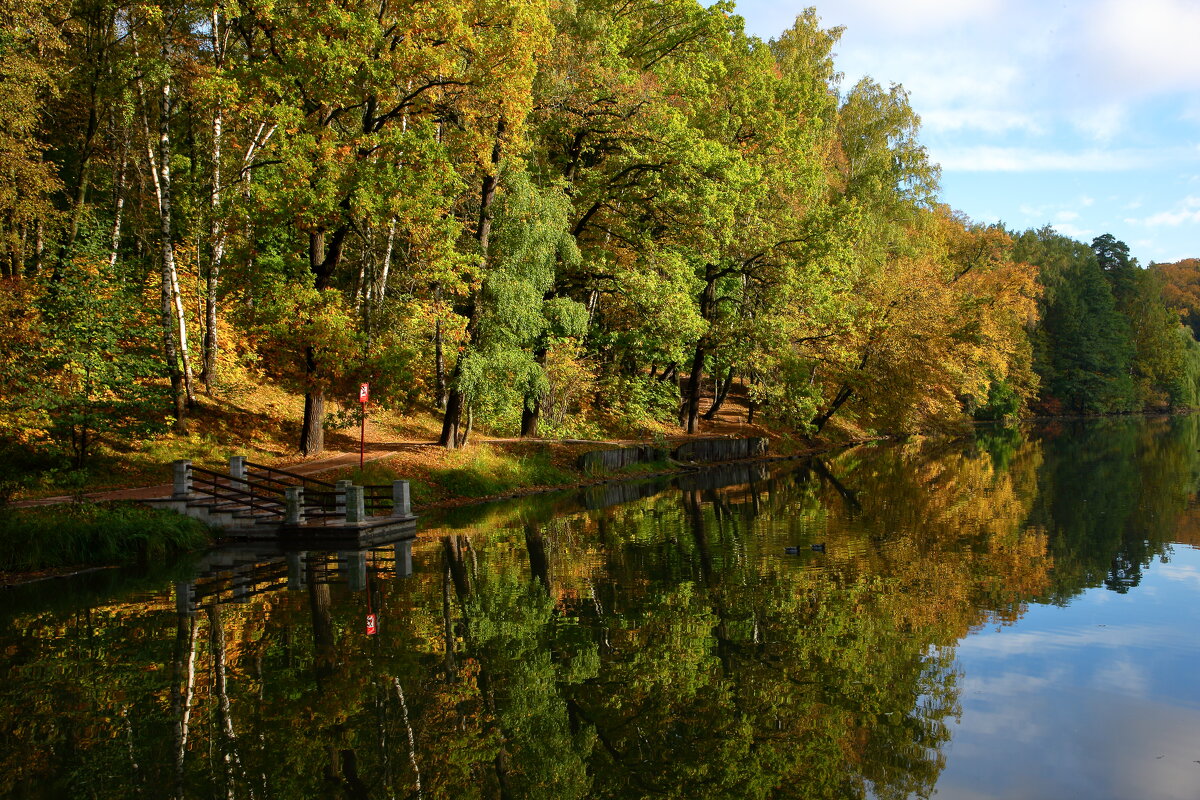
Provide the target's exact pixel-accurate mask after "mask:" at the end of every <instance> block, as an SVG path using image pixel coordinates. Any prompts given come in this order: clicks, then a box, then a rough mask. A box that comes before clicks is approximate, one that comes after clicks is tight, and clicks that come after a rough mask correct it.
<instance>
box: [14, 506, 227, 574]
mask: <svg viewBox="0 0 1200 800" xmlns="http://www.w3.org/2000/svg"><path fill="white" fill-rule="evenodd" d="M209 542H210V537H209V533H208V529H207V528H206V527H205V526H204V525H203V524H202V523H200V522H198V521H196V520H194V519H191V518H190V517H185V516H182V515H180V514H176V513H175V512H172V511H156V510H154V509H150V508H146V507H144V506H135V505H121V504H115V503H114V504H95V503H74V504H68V505H58V506H51V507H48V508H44V509H29V510H17V509H12V508H3V507H0V570H14V571H28V570H37V569H44V568H47V567H63V566H76V565H88V564H116V563H129V562H133V561H141V562H146V561H161V560H162V559H164V558H165V557H167V556H170V555H174V554H177V553H180V552H183V551H187V550H196V549H199V548H202V547H204V546H206V545H207V544H209Z"/></svg>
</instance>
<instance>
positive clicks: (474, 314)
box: [438, 117, 505, 449]
mask: <svg viewBox="0 0 1200 800" xmlns="http://www.w3.org/2000/svg"><path fill="white" fill-rule="evenodd" d="M504 131H505V121H504V118H503V117H501V118H500V120H499V121H498V122H497V123H496V141H495V144H493V145H492V171H491V172H490V173H489V174H487V175H485V176H484V177H483V183H482V185H481V186H480V191H479V226H478V227H477V228H476V229H475V240H476V241H477V242H478V243H479V252H480V257H481V258H482V259H483V260H484V263H485V264H486V263H487V257H488V244H489V242H490V241H491V237H492V213H493V209H492V204H493V202H494V201H495V199H496V187H497V185H498V184H499V172H500V171H499V166H500V156H501V153H502V144H503V139H504ZM478 317H479V298H478V297H472V298H471V319H470V321H469V322H468V323H467V333H466V341H465V342H464V344H465V345H466V346H468V347H469V346H470V345H471V343H472V342H473V341H474V340H475V333H476V328H477V327H478V325H479V320H478ZM439 330H440V329H439ZM462 361H463V360H462V356H461V355H460V356H459V358H458V360H457V361H456V362H455V364H454V374H453V375H451V376H450V380H449V393H448V395H447V398H446V414H445V416H443V417H442V435H441V436H439V437H438V444H439V445H440V446H442V447H445V448H447V449H453V448H454V447H456V446H458V445H459V444H461V442H460V441H459V440H458V429H459V426H460V425H461V423H462V412H463V407H464V405H465V400H466V398H464V397H463V395H462V392H460V391H459V389H458V379H459V377H460V376H461V374H462ZM464 441H465V437H464Z"/></svg>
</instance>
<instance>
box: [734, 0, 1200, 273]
mask: <svg viewBox="0 0 1200 800" xmlns="http://www.w3.org/2000/svg"><path fill="white" fill-rule="evenodd" d="M807 5H815V6H816V8H817V12H818V14H819V15H820V16H821V20H822V24H823V26H824V27H827V28H828V27H834V26H844V27H845V28H846V30H845V33H844V34H843V35H842V38H841V41H840V43H839V45H838V46H837V48H836V49H835V53H836V63H837V66H838V69H839V70H841V72H842V73H843V74H844V78H843V81H842V87H843V89H844V90H845V89H848V88H849V87H851V86H853V85H854V83H855V82H857V80H858V79H859V78H861V77H862V76H864V75H869V76H871V77H872V78H874V79H875V80H876V81H878V82H879V83H880V84H882V85H884V86H887V85H888V84H890V83H899V84H901V85H903V86H904V87H905V88H906V89H907V90H908V91H909V93H910V101H911V103H912V106H913V108H914V109H915V110H916V111H917V113H918V114H920V115H921V119H922V130H923V133H922V137H921V138H922V141H923V142H924V143H925V145H926V147H927V148H928V150H929V153H930V157H931V159H932V160H933V161H935V162H937V163H939V164H941V166H942V200H943V201H944V202H946V203H948V204H949V205H950V206H952V207H954V208H956V209H959V210H960V211H963V212H965V213H966V214H967V215H968V216H970V217H971V218H972V219H975V220H977V221H980V222H997V221H1003V222H1004V223H1005V224H1006V225H1007V226H1008V227H1009V228H1010V229H1017V230H1023V229H1025V228H1030V227H1040V226H1042V225H1045V224H1050V225H1053V226H1054V227H1055V228H1056V229H1057V230H1058V231H1059V232H1060V233H1063V234H1066V235H1068V236H1072V237H1075V238H1077V239H1080V240H1082V241H1085V242H1090V241H1091V239H1092V238H1093V237H1095V236H1098V235H1100V234H1102V233H1111V234H1113V235H1114V236H1116V237H1117V238H1118V239H1122V240H1123V241H1125V242H1126V243H1127V244H1128V245H1129V247H1130V251H1131V252H1132V254H1133V255H1134V256H1135V257H1137V258H1138V260H1139V261H1140V262H1141V263H1142V264H1143V265H1145V264H1148V263H1150V262H1151V261H1177V260H1179V259H1181V258H1197V257H1200V57H1197V55H1196V51H1195V48H1196V44H1197V42H1198V41H1200V0H1066V1H1065V2H1064V1H1062V0H1059V1H1058V2H1056V1H1055V0H954V2H944V1H943V0H838V2H826V3H821V2H817V3H812V2H811V0H810V1H809V2H804V1H803V0H801V1H800V2H787V1H786V0H785V1H784V2H779V1H778V0H776V2H771V1H770V0H739V2H738V3H737V11H738V13H739V14H741V15H742V16H743V17H744V18H745V20H746V28H747V30H748V31H749V32H751V33H753V34H756V35H758V36H760V37H762V38H764V39H769V38H771V37H773V36H775V35H777V34H778V33H780V32H781V31H783V30H784V29H785V28H787V27H789V26H790V25H791V23H792V21H793V20H794V19H795V16H796V14H798V13H799V12H800V11H801V10H802V9H803V8H804V7H805V6H807Z"/></svg>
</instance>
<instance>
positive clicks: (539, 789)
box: [0, 419, 1198, 798]
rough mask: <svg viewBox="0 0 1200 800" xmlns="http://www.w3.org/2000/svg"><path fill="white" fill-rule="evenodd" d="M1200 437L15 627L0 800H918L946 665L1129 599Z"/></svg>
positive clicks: (937, 743)
mask: <svg viewBox="0 0 1200 800" xmlns="http://www.w3.org/2000/svg"><path fill="white" fill-rule="evenodd" d="M1196 431H1197V425H1196V421H1195V420H1188V419H1183V420H1164V421H1156V422H1151V423H1146V424H1134V423H1129V422H1125V423H1117V422H1114V423H1101V424H1095V423H1093V424H1090V425H1080V426H1078V429H1075V427H1074V426H1060V427H1059V428H1058V429H1054V430H1049V431H1047V432H1044V433H1042V434H1038V435H1029V436H1022V435H1019V434H1017V435H1014V434H1010V433H1003V432H998V433H991V434H986V435H983V436H981V437H979V438H978V439H977V440H975V441H974V442H967V443H963V442H957V443H953V444H941V445H938V444H932V443H923V442H917V443H914V444H909V445H904V446H889V447H875V448H863V449H857V450H852V451H848V452H846V453H843V454H841V455H839V456H837V457H835V458H830V459H827V460H824V461H821V462H813V463H812V464H810V465H808V466H801V467H799V468H795V467H792V468H789V469H787V470H778V469H777V470H766V469H765V468H754V469H747V468H745V467H742V468H740V469H739V470H737V471H735V472H733V473H730V475H729V476H727V478H726V479H724V480H723V479H722V478H721V476H720V475H715V474H711V473H710V474H707V475H704V476H698V477H695V478H692V479H690V480H688V481H684V482H681V484H680V486H679V487H677V488H673V489H668V490H667V491H665V492H662V493H659V494H656V495H654V496H652V497H649V498H647V499H642V500H638V501H635V502H628V503H620V504H616V505H606V504H607V503H608V502H609V500H611V499H615V498H611V497H610V498H608V499H606V496H605V494H604V493H601V494H596V493H594V492H593V493H592V494H591V495H589V496H588V498H585V501H584V503H583V505H584V509H583V510H580V508H579V506H574V507H573V508H568V507H567V505H569V504H566V503H565V501H562V500H559V499H551V500H547V501H544V503H543V505H531V504H528V503H526V504H516V505H510V506H506V507H493V508H490V509H486V510H483V511H481V512H479V514H480V515H481V516H480V518H479V519H477V520H475V521H474V522H469V523H462V522H461V521H460V523H459V524H458V525H457V526H455V527H441V528H431V529H428V530H426V531H424V532H423V533H422V536H421V538H420V539H419V540H418V542H417V543H416V545H415V547H414V550H413V563H414V565H415V571H414V572H413V574H411V575H408V574H407V570H406V569H402V568H401V567H400V561H399V560H398V559H394V560H390V561H386V562H385V561H384V560H381V559H380V558H379V557H378V556H379V554H378V553H372V554H368V555H367V557H366V562H365V570H364V569H363V563H362V562H361V560H356V559H359V558H360V557H359V556H353V555H351V554H343V555H342V556H341V557H340V559H339V557H337V556H334V555H330V556H327V557H325V556H321V557H318V556H316V555H313V554H310V560H309V561H308V562H307V565H306V567H305V569H304V570H300V571H297V569H296V566H297V564H298V563H299V562H296V563H293V564H292V569H291V572H290V573H289V574H290V575H291V576H292V579H291V582H290V583H291V586H292V589H291V590H289V589H288V588H283V587H282V586H281V587H278V588H267V589H265V590H264V591H262V592H261V593H255V592H248V593H244V594H243V595H242V596H240V597H239V596H234V597H226V596H225V595H223V594H222V595H219V596H217V599H219V600H221V601H222V602H215V601H214V600H213V599H212V598H210V599H209V600H203V599H201V600H198V601H197V604H198V605H197V606H189V605H188V603H187V602H181V604H180V605H179V606H178V610H179V611H182V612H183V613H177V605H176V603H175V601H174V600H173V599H172V598H171V597H169V596H168V595H166V594H164V593H154V594H152V595H147V594H145V593H135V594H131V595H128V596H125V595H123V594H122V593H121V591H119V590H116V589H114V590H113V591H111V592H109V594H108V596H107V597H103V598H95V597H94V598H91V599H90V600H89V601H88V602H86V603H83V604H79V605H77V606H76V607H75V608H73V609H71V610H61V609H55V610H45V611H27V612H20V611H18V612H13V613H9V614H7V615H6V616H5V619H4V623H5V624H4V628H3V633H0V637H2V638H3V641H4V646H5V648H6V649H5V651H4V652H5V655H4V656H3V661H2V662H0V664H2V667H3V678H4V680H3V682H2V684H0V704H2V705H3V708H4V714H3V720H4V721H3V723H2V725H3V732H4V739H3V741H4V742H5V744H4V748H3V751H2V757H3V768H4V769H3V772H2V773H0V774H2V777H0V794H3V795H5V796H10V797H52V796H65V795H72V796H91V797H114V798H115V797H122V798H124V797H130V796H135V797H166V796H179V797H197V798H199V797H210V796H218V795H219V796H224V797H229V798H234V797H246V798H251V797H254V798H267V797H287V798H300V797H327V796H335V797H336V796H342V797H350V798H368V797H369V798H384V797H397V798H400V797H422V798H425V797H430V798H433V797H454V798H472V797H480V798H494V797H498V798H538V797H545V798H582V797H612V798H626V797H646V796H667V797H680V798H703V797H713V798H716V797H739V798H741V797H768V796H770V797H776V796H778V797H805V798H808V797H813V798H819V797H829V798H846V797H867V796H874V797H881V798H901V797H910V796H922V797H927V796H929V795H930V794H931V793H932V791H933V789H934V787H935V785H936V783H937V780H938V776H939V774H940V773H941V771H942V769H943V767H944V766H945V753H944V748H945V745H946V743H947V741H948V739H949V735H950V722H951V721H952V720H953V719H954V718H955V717H956V715H957V714H958V713H959V701H958V692H959V688H958V687H959V680H960V677H961V676H960V675H959V674H958V670H957V667H956V664H955V657H954V652H955V644H956V643H957V642H958V641H959V640H960V639H961V638H962V637H964V636H966V635H967V634H968V633H969V632H970V631H971V630H973V629H976V628H978V627H979V626H981V625H986V624H999V625H1005V624H1010V623H1013V622H1015V621H1016V620H1018V619H1019V618H1020V616H1021V615H1022V613H1023V612H1024V609H1025V608H1026V604H1028V603H1030V602H1050V603H1064V602H1067V601H1068V600H1069V599H1070V598H1071V597H1072V596H1074V595H1075V594H1077V593H1078V592H1080V591H1082V590H1083V589H1085V588H1088V587H1092V586H1099V585H1106V586H1108V587H1109V588H1111V589H1114V590H1116V591H1131V590H1133V589H1134V588H1135V587H1136V586H1137V585H1138V576H1139V575H1140V570H1141V569H1142V568H1144V566H1145V565H1146V564H1147V563H1149V560H1150V559H1152V558H1154V557H1156V556H1161V555H1163V554H1164V553H1166V552H1168V544H1167V543H1168V542H1170V541H1171V535H1172V532H1173V531H1174V530H1175V529H1176V527H1177V526H1178V524H1179V519H1180V515H1181V514H1182V513H1183V512H1184V511H1185V510H1186V508H1187V504H1188V501H1189V498H1190V497H1191V492H1192V487H1193V486H1194V483H1195V481H1196V477H1197V473H1198V465H1197V456H1196V451H1197V446H1196V445H1197V435H1196ZM723 483H724V484H727V485H722V484H723ZM622 491H624V490H622ZM638 492H639V493H640V492H642V490H638ZM818 542H820V543H823V544H824V545H825V547H824V550H823V552H818V551H815V550H813V549H812V548H811V547H809V545H810V544H813V543H818ZM788 547H791V548H792V549H793V551H794V554H788V553H786V552H785V548H788ZM281 563H282V562H281ZM234 600H237V601H240V602H232V601H234ZM367 613H373V614H375V615H377V616H378V619H379V624H378V633H377V634H375V635H368V634H367V633H366V630H365V627H364V624H365V615H366V614H367Z"/></svg>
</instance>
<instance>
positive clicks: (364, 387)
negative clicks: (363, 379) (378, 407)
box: [358, 383, 371, 472]
mask: <svg viewBox="0 0 1200 800" xmlns="http://www.w3.org/2000/svg"><path fill="white" fill-rule="evenodd" d="M370 399H371V384H369V383H360V384H359V385H358V402H359V403H361V404H362V414H361V415H360V418H361V426H360V427H359V431H358V470H359V472H362V468H363V451H364V450H365V449H366V445H367V401H368V400H370Z"/></svg>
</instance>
